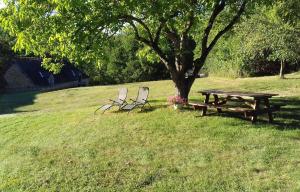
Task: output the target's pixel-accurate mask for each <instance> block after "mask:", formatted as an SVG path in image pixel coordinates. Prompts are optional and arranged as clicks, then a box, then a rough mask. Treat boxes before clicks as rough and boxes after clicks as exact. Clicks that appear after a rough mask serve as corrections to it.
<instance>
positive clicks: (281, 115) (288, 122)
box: [197, 97, 300, 130]
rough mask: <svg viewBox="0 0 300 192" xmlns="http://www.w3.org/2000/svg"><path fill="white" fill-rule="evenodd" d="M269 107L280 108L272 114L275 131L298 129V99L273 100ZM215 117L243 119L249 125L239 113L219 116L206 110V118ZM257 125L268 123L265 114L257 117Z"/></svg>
mask: <svg viewBox="0 0 300 192" xmlns="http://www.w3.org/2000/svg"><path fill="white" fill-rule="evenodd" d="M198 102H199V101H198ZM271 105H279V106H281V108H280V110H279V111H276V112H273V117H274V122H273V123H272V125H274V126H275V127H276V129H278V130H287V129H288V130H294V129H300V99H299V98H295V97H294V98H275V99H273V100H272V101H271ZM200 112H201V111H200ZM215 115H219V116H222V117H229V118H238V119H243V120H246V121H249V123H251V122H250V120H249V119H248V118H245V117H244V116H243V114H241V113H235V112H228V111H225V112H222V113H220V114H219V113H217V112H216V110H208V113H207V116H215ZM197 117H201V116H200V113H199V116H197ZM262 117H263V118H262ZM258 123H268V118H267V117H266V114H264V115H259V116H258Z"/></svg>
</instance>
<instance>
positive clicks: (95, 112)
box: [94, 106, 102, 116]
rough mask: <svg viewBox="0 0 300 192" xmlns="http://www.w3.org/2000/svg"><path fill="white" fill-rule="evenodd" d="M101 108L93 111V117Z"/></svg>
mask: <svg viewBox="0 0 300 192" xmlns="http://www.w3.org/2000/svg"><path fill="white" fill-rule="evenodd" d="M101 107H102V106H101ZM101 107H99V108H98V109H96V110H95V111H94V116H95V115H96V113H97V111H99V110H100V109H101Z"/></svg>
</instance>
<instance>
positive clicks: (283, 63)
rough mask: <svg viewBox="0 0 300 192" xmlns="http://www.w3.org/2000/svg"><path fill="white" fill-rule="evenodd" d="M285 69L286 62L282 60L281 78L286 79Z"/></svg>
mask: <svg viewBox="0 0 300 192" xmlns="http://www.w3.org/2000/svg"><path fill="white" fill-rule="evenodd" d="M284 70H285V62H284V61H281V62H280V73H279V77H280V79H284Z"/></svg>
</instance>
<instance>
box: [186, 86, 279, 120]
mask: <svg viewBox="0 0 300 192" xmlns="http://www.w3.org/2000/svg"><path fill="white" fill-rule="evenodd" d="M198 93H201V94H202V95H204V96H205V100H204V102H203V103H189V105H191V106H193V107H194V109H200V110H202V115H203V116H204V115H206V112H207V109H208V108H215V109H217V111H218V113H221V112H222V109H227V110H229V111H235V112H242V113H244V115H245V117H249V116H250V117H251V121H252V122H253V123H254V122H256V121H257V116H258V115H260V114H265V113H267V114H268V117H269V122H270V123H271V122H273V115H272V112H273V111H276V110H278V109H279V107H280V106H271V105H270V101H269V99H270V98H271V97H273V96H277V95H278V94H269V93H253V92H240V91H222V90H203V91H199V92H198ZM210 95H213V97H214V99H213V101H210ZM228 101H237V103H240V104H239V105H238V106H237V105H234V106H230V105H228V104H227V103H228ZM261 104H263V106H261ZM262 107H263V108H262Z"/></svg>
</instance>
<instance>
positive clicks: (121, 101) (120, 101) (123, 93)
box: [94, 88, 128, 114]
mask: <svg viewBox="0 0 300 192" xmlns="http://www.w3.org/2000/svg"><path fill="white" fill-rule="evenodd" d="M127 92H128V90H127V88H120V89H119V96H118V98H117V99H116V100H112V99H109V100H110V101H111V102H112V103H110V104H105V105H102V106H101V107H99V108H98V109H97V110H96V111H95V112H94V114H96V112H97V111H98V110H102V111H103V113H104V112H105V111H106V110H109V109H110V108H112V107H113V106H118V107H119V109H121V107H122V106H123V105H125V104H126V103H127V102H126V97H127Z"/></svg>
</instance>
